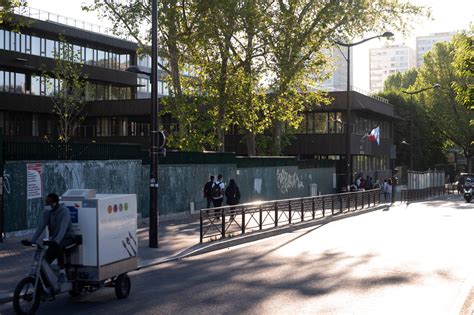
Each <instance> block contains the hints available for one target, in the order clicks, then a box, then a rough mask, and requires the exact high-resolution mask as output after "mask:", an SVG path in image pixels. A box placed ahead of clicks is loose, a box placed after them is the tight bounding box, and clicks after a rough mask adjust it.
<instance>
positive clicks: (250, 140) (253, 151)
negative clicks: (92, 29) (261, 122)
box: [245, 130, 257, 156]
mask: <svg viewBox="0 0 474 315" xmlns="http://www.w3.org/2000/svg"><path fill="white" fill-rule="evenodd" d="M245 133H246V134H245V139H246V140H247V141H246V143H247V155H248V156H256V155H257V146H256V143H255V134H253V133H252V132H250V131H248V130H246V132H245Z"/></svg>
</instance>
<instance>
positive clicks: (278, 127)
mask: <svg viewBox="0 0 474 315" xmlns="http://www.w3.org/2000/svg"><path fill="white" fill-rule="evenodd" d="M282 134H283V123H282V122H281V121H279V120H277V121H275V123H274V125H273V148H272V152H273V155H275V156H278V155H281V137H282Z"/></svg>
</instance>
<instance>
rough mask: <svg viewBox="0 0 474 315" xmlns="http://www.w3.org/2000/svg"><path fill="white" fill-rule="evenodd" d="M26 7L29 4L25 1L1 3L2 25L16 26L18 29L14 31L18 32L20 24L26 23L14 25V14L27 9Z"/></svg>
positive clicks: (12, 0)
mask: <svg viewBox="0 0 474 315" xmlns="http://www.w3.org/2000/svg"><path fill="white" fill-rule="evenodd" d="M26 5H27V3H26V1H24V0H3V1H0V25H2V24H14V25H15V26H16V29H15V28H14V31H17V30H18V27H19V26H20V24H21V23H24V21H23V22H22V21H20V23H12V22H13V21H14V19H15V17H14V13H15V11H17V10H21V9H22V8H25V7H26Z"/></svg>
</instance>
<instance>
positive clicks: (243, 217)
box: [242, 207, 245, 234]
mask: <svg viewBox="0 0 474 315" xmlns="http://www.w3.org/2000/svg"><path fill="white" fill-rule="evenodd" d="M242 234H245V207H242Z"/></svg>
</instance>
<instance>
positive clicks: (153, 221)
mask: <svg viewBox="0 0 474 315" xmlns="http://www.w3.org/2000/svg"><path fill="white" fill-rule="evenodd" d="M157 11H158V5H157V0H152V3H151V75H150V72H149V71H147V70H146V69H145V68H143V67H140V66H130V67H128V68H127V70H126V71H129V72H134V73H141V74H145V75H148V76H150V79H151V130H150V157H151V164H150V229H149V234H148V236H149V239H148V246H149V247H150V248H158V226H159V223H158V220H159V215H158V214H159V211H158V151H159V141H158V132H159V131H158V12H157Z"/></svg>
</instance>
